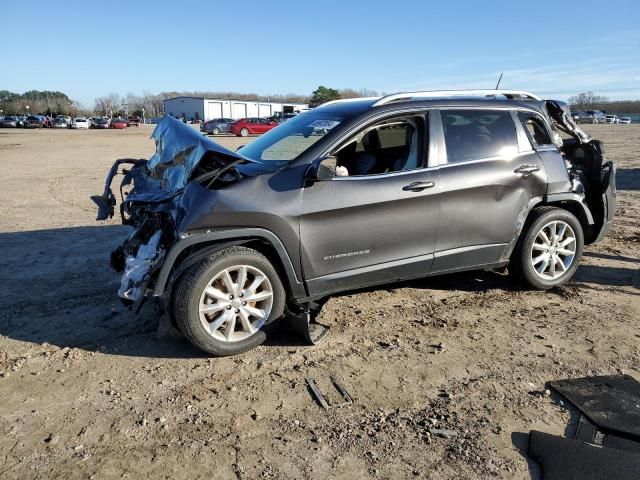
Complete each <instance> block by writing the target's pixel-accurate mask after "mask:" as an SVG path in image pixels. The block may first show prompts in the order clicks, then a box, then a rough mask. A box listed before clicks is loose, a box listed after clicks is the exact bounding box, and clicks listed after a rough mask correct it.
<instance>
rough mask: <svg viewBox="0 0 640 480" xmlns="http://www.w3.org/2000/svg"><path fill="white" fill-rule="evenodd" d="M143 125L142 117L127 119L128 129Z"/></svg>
mask: <svg viewBox="0 0 640 480" xmlns="http://www.w3.org/2000/svg"><path fill="white" fill-rule="evenodd" d="M140 123H141V120H140V117H129V118H127V126H128V127H139V126H140Z"/></svg>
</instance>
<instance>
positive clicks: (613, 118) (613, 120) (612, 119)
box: [604, 115, 618, 123]
mask: <svg viewBox="0 0 640 480" xmlns="http://www.w3.org/2000/svg"><path fill="white" fill-rule="evenodd" d="M604 118H605V123H618V116H617V115H605V116H604Z"/></svg>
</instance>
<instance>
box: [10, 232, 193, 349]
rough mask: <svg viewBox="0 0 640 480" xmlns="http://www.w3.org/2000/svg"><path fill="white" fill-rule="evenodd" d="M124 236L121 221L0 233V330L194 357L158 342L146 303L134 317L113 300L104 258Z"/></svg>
mask: <svg viewBox="0 0 640 480" xmlns="http://www.w3.org/2000/svg"><path fill="white" fill-rule="evenodd" d="M128 234H129V229H128V227H123V226H121V225H118V226H116V225H99V226H98V225H96V226H93V227H74V228H58V229H50V230H39V231H30V232H12V233H0V245H2V248H3V252H2V253H3V254H2V256H1V257H0V311H1V312H2V313H1V314H0V335H3V336H6V337H8V338H12V339H15V340H20V341H25V342H32V343H38V344H41V343H45V342H46V343H49V344H51V345H56V346H58V347H75V348H82V349H86V350H92V351H100V352H103V353H111V354H117V355H126V356H129V355H130V356H148V357H161V358H164V357H176V358H184V357H197V356H200V355H201V353H199V351H197V350H196V349H195V348H193V347H192V346H191V345H190V344H188V343H187V342H171V341H160V340H158V339H157V335H156V334H155V332H156V330H157V325H158V318H159V316H158V314H157V312H156V309H155V308H154V307H153V305H152V304H151V302H149V304H147V305H145V306H144V307H143V309H142V311H141V312H140V314H138V315H134V314H133V313H131V312H130V311H129V310H128V309H127V308H126V307H125V306H124V305H123V304H122V303H121V302H120V301H119V300H118V297H117V294H116V292H117V290H118V286H119V282H120V276H119V275H118V274H117V273H115V272H114V271H113V270H111V269H110V268H109V255H110V253H111V251H112V250H113V249H114V248H115V247H116V246H117V245H118V244H120V242H121V241H122V240H123V239H124V238H126V236H127V235H128Z"/></svg>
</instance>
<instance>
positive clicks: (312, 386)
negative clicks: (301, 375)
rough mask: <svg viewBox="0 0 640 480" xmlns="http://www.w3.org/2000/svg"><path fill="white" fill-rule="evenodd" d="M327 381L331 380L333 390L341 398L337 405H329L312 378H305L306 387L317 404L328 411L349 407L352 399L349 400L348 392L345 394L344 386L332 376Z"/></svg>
mask: <svg viewBox="0 0 640 480" xmlns="http://www.w3.org/2000/svg"><path fill="white" fill-rule="evenodd" d="M329 379H330V380H331V383H332V384H333V386H334V387H335V389H336V390H337V391H338V392H339V393H340V395H341V396H342V399H343V401H342V402H339V403H329V402H328V401H327V399H326V398H325V396H324V395H323V394H322V392H321V391H320V389H319V388H318V385H317V384H316V381H315V380H314V379H313V378H307V379H306V381H307V386H308V387H309V390H310V391H311V394H312V395H313V397H314V398H315V399H316V401H317V402H318V404H319V405H320V406H321V407H322V408H324V409H325V410H329V409H330V408H336V407H342V406H345V405H351V404H352V403H353V398H351V395H350V394H349V392H347V389H346V388H344V386H343V385H342V384H341V383H340V382H338V380H337V379H336V377H334V376H333V375H330V376H329Z"/></svg>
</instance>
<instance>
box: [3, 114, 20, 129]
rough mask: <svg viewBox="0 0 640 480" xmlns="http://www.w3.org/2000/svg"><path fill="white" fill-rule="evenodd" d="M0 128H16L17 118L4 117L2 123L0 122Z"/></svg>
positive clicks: (12, 116) (11, 116) (13, 116)
mask: <svg viewBox="0 0 640 480" xmlns="http://www.w3.org/2000/svg"><path fill="white" fill-rule="evenodd" d="M0 126H3V127H14V128H15V127H17V126H18V117H16V116H15V115H6V116H5V117H4V118H3V119H2V121H0Z"/></svg>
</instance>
